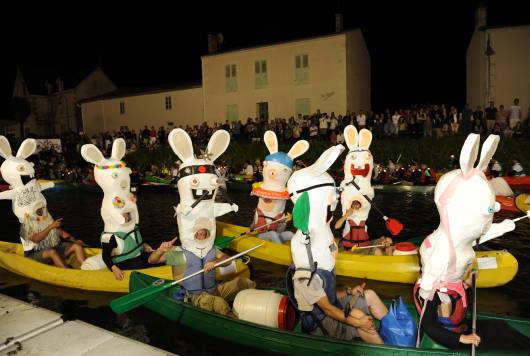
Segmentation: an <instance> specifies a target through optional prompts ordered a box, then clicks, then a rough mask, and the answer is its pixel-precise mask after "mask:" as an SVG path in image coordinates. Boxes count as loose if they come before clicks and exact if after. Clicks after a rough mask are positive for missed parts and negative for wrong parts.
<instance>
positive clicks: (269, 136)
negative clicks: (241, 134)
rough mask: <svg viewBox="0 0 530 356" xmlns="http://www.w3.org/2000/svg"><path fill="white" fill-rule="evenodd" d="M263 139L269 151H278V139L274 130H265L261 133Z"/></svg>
mask: <svg viewBox="0 0 530 356" xmlns="http://www.w3.org/2000/svg"><path fill="white" fill-rule="evenodd" d="M263 141H265V146H267V148H268V149H269V152H270V153H276V152H278V139H277V138H276V134H275V133H274V131H271V130H269V131H267V132H265V134H264V135H263Z"/></svg>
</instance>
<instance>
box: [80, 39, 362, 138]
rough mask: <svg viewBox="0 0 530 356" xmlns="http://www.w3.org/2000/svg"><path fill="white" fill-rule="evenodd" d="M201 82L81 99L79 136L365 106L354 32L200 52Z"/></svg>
mask: <svg viewBox="0 0 530 356" xmlns="http://www.w3.org/2000/svg"><path fill="white" fill-rule="evenodd" d="M201 60H202V86H191V87H185V88H175V87H169V88H155V89H141V90H134V91H125V90H118V91H116V92H113V93H109V94H107V95H103V96H100V97H96V98H91V99H87V100H84V101H83V102H81V110H82V117H83V127H84V130H85V132H86V133H87V134H89V135H92V134H94V133H96V132H102V131H112V130H119V129H120V127H122V126H127V127H128V128H129V129H135V130H139V129H140V128H143V127H144V125H148V126H149V127H150V126H154V127H155V128H158V127H160V126H164V127H169V128H171V127H173V126H186V125H194V124H199V123H201V122H203V121H207V122H208V123H210V124H212V123H214V122H224V120H231V121H232V120H246V119H247V118H257V117H265V118H269V119H274V118H276V117H281V118H289V117H296V116H297V115H298V114H304V115H305V114H311V113H314V112H316V111H317V110H320V112H328V113H329V112H332V111H334V112H336V113H337V115H338V114H342V113H345V112H346V111H347V110H350V111H359V110H369V109H370V90H371V89H370V56H369V53H368V50H367V48H366V44H365V42H364V39H363V36H362V34H361V31H360V30H358V29H357V30H352V31H345V32H339V33H335V34H331V35H325V36H318V37H313V38H309V39H301V40H296V41H289V42H283V43H277V44H271V45H265V46H259V47H254V48H247V49H240V50H233V51H228V52H223V53H214V54H210V55H205V56H203V57H201Z"/></svg>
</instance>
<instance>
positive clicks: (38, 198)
mask: <svg viewBox="0 0 530 356" xmlns="http://www.w3.org/2000/svg"><path fill="white" fill-rule="evenodd" d="M36 148H37V142H36V141H35V140H34V139H32V138H28V139H26V140H24V142H22V144H21V145H20V148H19V149H18V152H17V155H16V156H13V155H12V154H11V145H10V144H9V141H8V140H7V138H5V137H4V136H0V156H2V157H3V158H4V159H5V161H4V162H3V163H2V166H1V167H0V171H1V172H2V177H3V178H4V180H5V181H6V182H7V183H9V185H10V189H9V190H6V191H3V192H0V199H10V200H11V201H12V207H13V213H14V214H15V215H16V217H17V218H18V221H19V222H20V223H21V224H22V223H24V220H25V219H27V218H28V217H31V218H33V217H35V216H37V215H36V212H37V210H38V209H39V208H43V209H44V210H46V199H45V198H44V196H43V195H42V193H41V191H43V190H45V189H48V188H52V187H53V186H54V184H53V183H43V184H40V183H38V182H37V181H36V180H35V179H34V178H35V170H34V169H33V163H30V162H28V161H26V158H28V157H29V156H31V155H32V154H33V153H34V152H35V150H36ZM44 213H45V214H46V212H44ZM43 216H44V215H43Z"/></svg>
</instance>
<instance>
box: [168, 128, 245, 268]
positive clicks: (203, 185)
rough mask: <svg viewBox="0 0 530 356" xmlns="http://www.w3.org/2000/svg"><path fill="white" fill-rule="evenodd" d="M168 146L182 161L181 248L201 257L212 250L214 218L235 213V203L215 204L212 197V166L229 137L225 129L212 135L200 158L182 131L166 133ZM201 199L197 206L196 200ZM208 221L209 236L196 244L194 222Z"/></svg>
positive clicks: (214, 186) (214, 184) (178, 210)
mask: <svg viewBox="0 0 530 356" xmlns="http://www.w3.org/2000/svg"><path fill="white" fill-rule="evenodd" d="M168 141H169V145H170V146H171V148H172V149H173V152H175V154H176V155H177V156H178V157H179V158H180V160H182V165H181V166H180V169H179V176H178V184H177V185H178V191H179V195H180V202H179V204H178V205H177V207H176V209H175V212H176V216H177V224H178V228H179V235H180V240H181V242H182V247H183V248H184V249H185V250H187V251H189V252H191V253H193V254H194V255H196V256H197V257H198V258H204V257H205V256H206V255H207V254H208V252H210V250H211V249H212V247H213V245H214V241H215V218H216V217H218V216H221V215H224V214H226V213H229V212H232V211H233V212H237V210H238V206H237V205H236V204H227V203H215V201H214V195H215V191H216V190H217V189H218V182H217V175H216V169H215V166H214V164H213V162H214V161H215V159H217V158H218V157H219V156H220V155H221V154H223V152H224V151H225V150H226V149H227V147H228V144H229V143H230V134H228V132H226V131H224V130H218V131H216V132H214V134H213V135H212V137H210V141H209V142H208V146H207V148H206V152H204V153H203V155H202V158H196V157H195V155H194V152H193V144H192V142H191V138H190V137H189V135H188V134H187V133H186V131H184V130H182V129H174V130H172V131H171V132H170V133H169V137H168ZM201 197H202V199H201V200H200V201H199V202H198V203H197V204H196V206H194V207H192V205H193V204H194V203H196V201H197V200H199V198H201ZM199 218H202V219H207V220H208V221H209V224H210V226H212V228H211V230H210V237H209V238H207V239H205V240H202V241H198V240H196V239H195V238H194V233H193V227H194V226H195V222H196V221H197V219H199Z"/></svg>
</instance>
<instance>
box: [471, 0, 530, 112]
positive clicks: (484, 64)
mask: <svg viewBox="0 0 530 356" xmlns="http://www.w3.org/2000/svg"><path fill="white" fill-rule="evenodd" d="M486 18H487V12H486V8H485V7H481V8H479V10H478V12H477V22H476V28H475V31H474V33H473V36H472V37H471V41H470V43H469V47H468V49H467V55H466V59H467V67H466V73H467V77H466V79H467V102H468V103H469V104H470V105H471V107H472V108H475V107H476V106H477V105H480V106H482V107H485V106H488V105H489V102H490V101H493V102H494V103H495V105H496V106H497V107H498V106H499V105H504V107H505V109H509V108H510V106H511V105H512V104H513V100H514V98H519V101H520V103H519V105H520V106H521V108H522V116H523V118H525V117H527V116H528V113H529V107H530V25H526V26H511V27H488V26H487V22H486Z"/></svg>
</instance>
